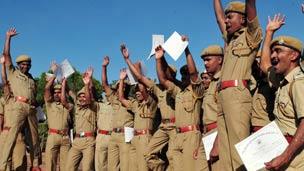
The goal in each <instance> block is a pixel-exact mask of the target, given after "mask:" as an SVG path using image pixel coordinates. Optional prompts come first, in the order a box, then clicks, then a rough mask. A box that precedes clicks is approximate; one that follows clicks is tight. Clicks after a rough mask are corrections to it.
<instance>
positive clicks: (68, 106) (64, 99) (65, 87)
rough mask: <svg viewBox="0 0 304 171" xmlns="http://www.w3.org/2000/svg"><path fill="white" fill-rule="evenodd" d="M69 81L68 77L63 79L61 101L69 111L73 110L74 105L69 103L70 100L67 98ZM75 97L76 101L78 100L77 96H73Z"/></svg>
mask: <svg viewBox="0 0 304 171" xmlns="http://www.w3.org/2000/svg"><path fill="white" fill-rule="evenodd" d="M66 85H67V82H66V78H64V79H63V80H62V86H61V97H60V101H61V103H62V105H63V106H64V107H65V108H66V109H67V110H68V111H69V112H71V111H72V110H73V105H72V104H70V103H68V100H67V95H66V94H67V93H66V90H67V86H66ZM73 98H75V100H74V99H73V100H74V102H76V97H73Z"/></svg>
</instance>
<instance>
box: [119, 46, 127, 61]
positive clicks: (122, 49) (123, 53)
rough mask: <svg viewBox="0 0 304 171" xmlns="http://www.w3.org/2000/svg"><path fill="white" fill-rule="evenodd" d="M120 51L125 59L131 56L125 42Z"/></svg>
mask: <svg viewBox="0 0 304 171" xmlns="http://www.w3.org/2000/svg"><path fill="white" fill-rule="evenodd" d="M120 51H121V54H122V56H123V57H124V58H125V59H128V58H129V51H128V49H127V47H126V45H125V44H122V45H120Z"/></svg>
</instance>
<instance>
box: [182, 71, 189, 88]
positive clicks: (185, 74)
mask: <svg viewBox="0 0 304 171" xmlns="http://www.w3.org/2000/svg"><path fill="white" fill-rule="evenodd" d="M180 74H181V80H182V86H183V87H186V86H188V85H189V84H190V74H189V71H188V68H186V67H185V68H183V69H182V70H181V71H180Z"/></svg>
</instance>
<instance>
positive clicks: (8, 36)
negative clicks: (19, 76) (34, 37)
mask: <svg viewBox="0 0 304 171" xmlns="http://www.w3.org/2000/svg"><path fill="white" fill-rule="evenodd" d="M17 34H18V33H17V30H16V29H15V28H10V29H9V30H8V31H7V32H6V38H5V43H4V49H3V56H4V58H5V64H6V66H8V67H9V68H11V67H12V66H13V62H12V57H11V53H10V48H11V38H12V37H14V36H16V35H17Z"/></svg>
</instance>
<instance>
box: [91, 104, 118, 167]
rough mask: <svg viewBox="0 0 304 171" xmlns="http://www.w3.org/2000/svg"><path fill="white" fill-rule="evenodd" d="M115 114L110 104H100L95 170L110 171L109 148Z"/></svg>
mask: <svg viewBox="0 0 304 171" xmlns="http://www.w3.org/2000/svg"><path fill="white" fill-rule="evenodd" d="M113 113H114V111H113V108H112V106H111V104H110V103H109V102H103V103H99V110H98V112H97V117H98V120H97V127H98V131H97V137H96V148H95V170H98V171H107V170H108V146H109V142H110V138H111V132H112V115H113Z"/></svg>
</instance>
